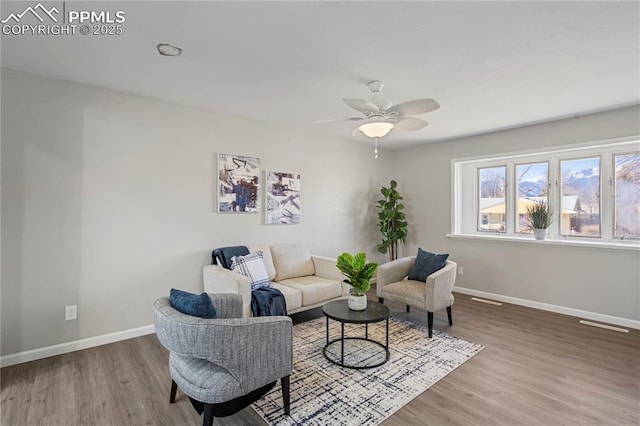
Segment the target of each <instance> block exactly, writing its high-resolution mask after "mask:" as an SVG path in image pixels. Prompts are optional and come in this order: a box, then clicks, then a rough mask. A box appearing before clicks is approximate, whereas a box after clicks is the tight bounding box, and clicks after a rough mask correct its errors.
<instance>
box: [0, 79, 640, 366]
mask: <svg viewBox="0 0 640 426" xmlns="http://www.w3.org/2000/svg"><path fill="white" fill-rule="evenodd" d="M1 89H2V134H1V136H2V152H1V161H2V170H1V171H2V211H1V221H2V223H1V226H2V246H1V253H2V265H1V266H2V271H1V280H2V282H1V318H0V320H1V323H2V329H1V333H2V334H1V354H2V355H6V354H14V353H18V352H22V351H26V350H30V349H34V348H42V347H46V346H50V345H55V344H58V343H64V342H69V341H75V340H79V339H84V338H89V337H94V336H100V335H103V334H106V333H110V332H117V331H122V330H128V329H132V328H136V327H141V326H146V325H148V324H151V323H152V317H151V303H152V301H153V300H154V299H155V298H157V297H159V296H163V295H166V294H167V293H168V291H169V289H170V288H171V287H179V288H182V289H185V290H188V291H201V290H202V278H201V267H202V266H203V265H205V264H207V263H208V262H209V255H210V251H211V249H212V248H214V247H217V246H223V245H229V244H238V243H245V242H247V243H249V242H268V243H277V242H286V241H304V242H306V243H307V244H308V245H309V246H310V248H311V251H312V252H314V253H317V254H320V255H326V256H336V255H337V254H339V253H341V252H343V251H356V250H365V251H367V252H368V254H370V255H372V256H373V257H374V258H375V259H376V260H378V261H384V258H385V256H382V255H377V254H376V252H375V244H376V243H377V242H378V231H377V228H376V211H375V207H374V206H375V201H376V200H377V199H378V198H379V192H378V188H379V187H380V185H381V184H387V183H388V181H389V179H390V178H392V177H393V178H395V179H396V180H398V182H399V184H400V191H401V192H402V193H403V195H405V199H406V204H407V212H408V216H409V222H410V224H411V225H410V239H409V242H408V244H407V246H405V247H404V248H403V249H402V250H404V252H405V253H406V254H413V253H414V252H415V250H416V248H417V247H418V246H422V247H424V248H428V249H432V250H435V251H441V252H444V251H447V252H450V253H451V256H452V258H453V259H455V260H456V261H458V262H459V263H460V264H461V265H463V266H464V267H465V275H464V276H460V277H458V282H457V285H458V286H460V287H467V288H471V289H477V290H482V291H486V292H491V293H496V294H502V295H507V296H513V297H519V298H524V299H529V300H533V301H539V302H544V303H551V304H554V305H561V306H567V307H573V308H575V309H583V310H587V311H591V312H597V313H602V314H606V315H613V316H618V317H622V318H629V319H635V320H638V319H639V316H640V290H639V287H640V284H639V283H640V270H639V268H640V267H639V260H640V259H639V254H638V253H637V252H636V253H632V252H624V251H615V250H607V249H594V248H588V249H587V248H579V247H557V246H540V245H536V246H528V245H522V244H515V243H509V242H488V241H467V240H465V241H461V240H452V239H449V238H447V237H446V236H445V235H446V234H447V233H449V232H450V228H451V227H450V216H451V214H450V206H451V199H450V198H451V197H450V190H451V182H450V178H451V170H450V161H451V159H452V158H459V157H467V156H474V155H485V154H486V155H489V154H495V153H504V152H512V151H517V150H523V149H529V148H535V147H548V146H554V145H563V144H569V143H574V142H585V141H590V140H598V139H607V138H612V137H618V136H627V135H630V134H638V133H640V129H639V127H640V125H639V123H638V120H639V119H638V117H639V110H638V108H627V109H624V110H619V111H614V112H608V113H602V114H597V115H592V116H587V117H583V118H579V119H571V120H563V121H559V122H554V123H549V124H543V125H538V126H532V127H528V128H521V129H514V130H509V131H504V132H499V133H494V134H490V135H484V136H478V137H473V138H466V139H460V140H455V141H448V142H442V143H435V144H430V145H426V146H423V147H420V148H415V149H410V150H406V151H400V152H384V151H383V152H381V155H380V159H378V160H377V161H374V160H373V159H372V152H371V146H369V145H362V144H358V143H354V142H353V141H352V140H350V139H348V138H346V139H345V140H335V139H331V138H326V137H320V136H317V135H310V134H298V133H295V132H292V131H291V130H286V129H277V128H273V127H267V126H264V125H261V124H259V123H256V122H252V121H248V120H244V119H240V118H237V117H232V116H228V115H225V114H220V113H213V112H207V111H202V110H196V109H190V108H186V107H181V106H177V105H172V104H168V103H164V102H160V101H155V100H151V99H146V98H141V97H136V96H129V95H125V94H121V93H116V92H113V91H108V90H101V89H97V88H93V87H88V86H83V85H80V84H75V83H69V82H63V81H60V80H52V79H47V78H43V77H37V76H33V75H29V74H25V73H20V72H15V71H11V70H6V69H3V70H2V86H1ZM217 152H224V153H233V154H240V155H248V156H256V157H260V158H261V159H262V169H263V170H274V171H291V172H298V173H301V174H302V187H303V188H302V191H303V192H302V203H303V223H302V224H300V225H295V226H265V225H263V215H262V214H244V215H229V214H217V213H215V184H214V182H215V172H216V163H215V155H216V153H217ZM532 264H534V265H535V266H534V267H532ZM72 304H77V305H78V320H77V321H64V306H66V305H72Z"/></svg>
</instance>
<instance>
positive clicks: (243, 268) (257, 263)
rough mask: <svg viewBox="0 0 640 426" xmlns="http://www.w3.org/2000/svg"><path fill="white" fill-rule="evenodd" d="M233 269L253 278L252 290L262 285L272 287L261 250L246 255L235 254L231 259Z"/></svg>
mask: <svg viewBox="0 0 640 426" xmlns="http://www.w3.org/2000/svg"><path fill="white" fill-rule="evenodd" d="M231 270H232V271H234V272H237V273H239V274H242V275H245V276H247V277H249V278H250V279H251V290H255V289H257V288H260V287H271V280H270V279H269V274H268V273H267V267H266V266H264V259H263V255H262V252H261V251H258V252H255V253H251V254H248V255H246V256H234V257H233V258H232V259H231Z"/></svg>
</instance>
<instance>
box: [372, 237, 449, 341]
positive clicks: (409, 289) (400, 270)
mask: <svg viewBox="0 0 640 426" xmlns="http://www.w3.org/2000/svg"><path fill="white" fill-rule="evenodd" d="M448 257H449V255H448V254H436V253H431V252H428V251H426V250H423V249H421V248H419V249H418V253H417V255H416V256H409V257H403V258H400V259H396V260H394V261H392V262H388V263H385V264H382V265H380V266H379V267H378V276H377V283H376V292H377V295H378V300H379V301H380V303H384V301H385V300H390V301H392V302H397V303H402V304H403V305H406V306H407V312H409V309H410V307H411V306H413V307H415V308H417V309H421V310H424V311H426V312H427V325H428V329H429V337H432V334H433V313H434V312H436V311H438V310H440V309H444V308H446V309H447V316H448V319H449V325H453V320H452V316H451V306H452V305H453V300H454V297H453V293H452V291H453V286H454V284H455V282H456V274H457V269H458V265H457V264H456V263H455V262H453V261H451V260H448Z"/></svg>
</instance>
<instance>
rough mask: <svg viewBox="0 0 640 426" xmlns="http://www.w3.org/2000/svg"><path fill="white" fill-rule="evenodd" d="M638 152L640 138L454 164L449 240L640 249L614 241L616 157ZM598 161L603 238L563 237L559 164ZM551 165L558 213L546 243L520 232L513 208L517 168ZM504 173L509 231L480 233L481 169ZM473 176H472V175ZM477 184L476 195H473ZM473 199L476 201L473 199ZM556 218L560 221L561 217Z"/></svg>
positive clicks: (637, 243)
mask: <svg viewBox="0 0 640 426" xmlns="http://www.w3.org/2000/svg"><path fill="white" fill-rule="evenodd" d="M636 152H640V136H632V137H627V138H617V139H611V140H606V141H594V142H589V143H584V144H576V145H566V146H558V147H554V149H552V150H529V151H520V152H512V153H505V154H502V155H499V156H492V157H468V158H458V159H452V160H451V172H452V180H451V184H452V197H451V199H452V209H451V233H450V234H447V236H448V237H451V238H473V239H495V240H504V241H516V242H524V243H531V244H569V245H580V246H583V245H584V246H593V247H612V248H622V249H632V250H638V249H640V240H639V239H621V238H614V237H615V217H614V214H615V185H614V184H615V156H616V155H624V154H630V153H636ZM593 157H599V158H600V235H599V236H585V235H563V234H562V233H561V220H558V217H561V211H562V210H561V209H562V201H561V198H560V197H561V195H562V191H561V188H560V182H561V173H562V171H561V170H560V167H561V160H572V159H580V158H593ZM541 162H547V163H548V179H549V180H548V185H549V190H548V200H549V203H550V205H551V207H552V208H553V209H554V217H555V220H554V223H552V225H551V227H550V228H549V232H548V234H547V239H546V240H544V241H539V240H535V239H534V238H533V236H532V235H530V234H525V233H519V232H516V223H515V221H516V220H517V217H516V216H517V215H516V212H515V211H514V208H515V207H514V206H515V203H516V197H517V182H515V179H516V178H517V176H515V167H516V165H522V164H529V163H541ZM505 165H506V167H507V169H506V176H505V179H506V182H505V185H506V200H505V201H506V218H505V228H506V229H505V232H500V233H497V232H486V231H481V230H480V221H481V219H480V213H479V200H480V197H479V195H480V193H479V191H480V187H479V169H481V168H490V167H501V166H505ZM470 173H472V175H470ZM471 185H473V188H474V189H473V190H471ZM471 197H473V198H471ZM558 214H559V215H560V216H558Z"/></svg>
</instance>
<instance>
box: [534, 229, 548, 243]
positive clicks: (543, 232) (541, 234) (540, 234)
mask: <svg viewBox="0 0 640 426" xmlns="http://www.w3.org/2000/svg"><path fill="white" fill-rule="evenodd" d="M533 236H534V237H536V240H544V239H545V238H547V229H546V228H543V229H534V230H533Z"/></svg>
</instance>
